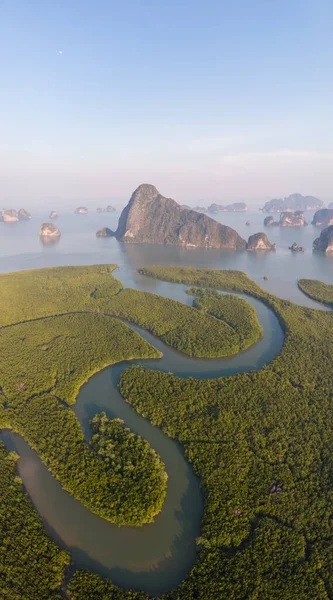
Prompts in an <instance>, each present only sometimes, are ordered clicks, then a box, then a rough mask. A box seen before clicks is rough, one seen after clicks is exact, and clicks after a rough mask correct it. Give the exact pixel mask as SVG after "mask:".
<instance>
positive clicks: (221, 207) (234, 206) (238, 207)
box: [208, 202, 247, 214]
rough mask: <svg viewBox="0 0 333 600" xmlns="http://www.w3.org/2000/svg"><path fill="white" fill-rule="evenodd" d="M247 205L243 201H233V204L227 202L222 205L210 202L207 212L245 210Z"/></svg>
mask: <svg viewBox="0 0 333 600" xmlns="http://www.w3.org/2000/svg"><path fill="white" fill-rule="evenodd" d="M246 211H247V206H246V204H245V202H234V203H233V204H227V205H226V206H224V205H223V204H215V203H213V204H211V205H210V206H209V207H208V212H210V213H213V214H218V213H220V212H246Z"/></svg>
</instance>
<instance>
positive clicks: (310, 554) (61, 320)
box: [0, 265, 333, 600]
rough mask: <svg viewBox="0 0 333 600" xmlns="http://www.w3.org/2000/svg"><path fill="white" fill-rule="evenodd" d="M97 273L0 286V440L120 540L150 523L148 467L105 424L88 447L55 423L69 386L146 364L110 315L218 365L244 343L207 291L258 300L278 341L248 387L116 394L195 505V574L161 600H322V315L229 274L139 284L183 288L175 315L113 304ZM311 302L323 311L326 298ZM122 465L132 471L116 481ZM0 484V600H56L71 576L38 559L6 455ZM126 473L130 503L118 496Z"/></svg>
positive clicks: (329, 581) (326, 585)
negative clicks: (123, 531)
mask: <svg viewBox="0 0 333 600" xmlns="http://www.w3.org/2000/svg"><path fill="white" fill-rule="evenodd" d="M113 268H114V267H107V266H102V265H97V266H95V267H78V268H77V270H76V268H72V269H71V270H70V271H66V268H64V269H62V268H61V269H47V270H45V278H44V279H43V271H40V272H38V271H36V272H34V271H31V272H25V273H20V274H15V277H14V279H13V280H11V278H10V276H7V275H6V276H1V277H0V297H1V300H2V303H3V312H2V315H1V317H0V318H1V323H0V357H1V358H0V388H1V389H0V392H1V393H0V400H1V411H0V418H1V424H2V427H11V428H13V429H14V430H15V431H17V432H19V433H20V434H21V435H22V436H23V437H24V438H25V439H26V441H27V442H28V443H29V444H30V445H31V446H32V447H33V448H35V449H36V450H37V452H38V454H39V456H40V458H41V459H42V460H43V462H44V463H45V464H46V465H47V467H48V468H49V469H50V471H51V472H52V473H53V475H54V476H55V477H57V479H58V480H59V481H60V482H61V484H62V485H63V487H64V488H65V489H67V490H68V491H69V492H70V493H72V494H73V495H74V496H75V497H76V498H78V499H79V500H80V501H81V502H82V503H83V504H85V505H86V506H87V507H88V508H89V509H90V510H91V511H93V512H96V513H97V514H99V515H101V516H102V517H104V518H106V519H109V520H111V521H113V522H115V523H118V524H119V525H121V524H129V523H130V524H132V525H139V524H142V523H144V522H145V523H149V522H150V521H151V520H152V519H153V518H154V516H155V515H156V514H157V513H158V512H159V510H161V508H162V505H163V499H164V495H165V491H166V485H167V480H166V473H165V470H164V465H163V463H162V462H161V460H160V458H159V457H158V455H156V453H155V452H154V449H153V448H150V447H149V446H148V445H147V444H146V442H145V441H144V440H143V439H142V438H140V437H139V436H133V434H130V432H129V431H128V429H127V428H126V426H125V424H123V423H121V422H120V421H119V420H114V419H109V418H108V417H106V416H105V415H104V414H101V415H96V416H95V417H94V418H93V420H92V423H91V425H92V429H93V437H92V439H91V442H90V443H89V444H88V443H87V442H86V441H85V440H84V436H83V432H82V430H81V427H80V426H79V423H78V421H77V419H76V417H75V414H74V413H73V412H72V411H71V409H70V405H71V404H73V403H74V402H75V399H76V396H77V393H78V390H79V388H80V386H81V385H82V383H84V381H86V380H87V379H88V378H89V377H90V376H91V375H92V374H93V373H94V372H96V371H97V370H99V369H101V368H103V367H104V366H106V365H107V364H112V363H115V362H119V361H121V360H128V359H129V358H132V357H138V358H139V357H156V358H157V357H158V356H160V353H159V352H158V351H157V350H156V349H155V348H153V347H152V346H151V345H150V344H148V343H147V342H146V341H145V340H144V339H143V338H142V337H141V336H140V335H138V334H137V333H136V332H135V331H133V330H131V329H129V328H128V327H127V326H126V324H125V323H122V322H120V321H119V320H117V319H115V318H114V317H112V316H111V315H120V316H122V317H123V318H125V319H126V320H131V321H133V322H136V323H138V324H141V325H142V326H143V327H145V328H147V329H149V330H151V331H153V332H154V333H155V334H156V335H158V336H159V337H161V338H162V339H164V340H165V341H166V343H169V344H170V345H171V346H174V347H176V348H178V349H180V350H183V351H184V352H186V353H188V354H190V355H193V356H198V355H199V356H202V355H205V356H209V355H210V356H221V355H223V354H221V349H220V348H219V344H222V345H223V352H224V353H225V354H228V353H229V354H230V353H233V352H234V351H235V348H236V346H237V347H238V349H243V348H244V347H246V346H247V345H249V344H251V343H253V342H254V341H256V340H257V339H258V337H259V336H260V333H261V332H260V326H259V324H258V322H257V319H256V315H255V314H254V312H253V310H252V307H248V306H247V303H246V302H244V301H243V300H241V299H239V298H236V297H234V296H229V295H228V296H227V297H224V296H223V295H222V296H221V295H220V294H217V293H216V292H215V291H214V290H227V291H234V292H240V293H246V294H248V295H251V296H254V297H256V298H258V299H259V300H261V301H262V302H264V303H266V304H267V305H268V306H269V307H270V308H271V309H272V310H274V312H275V313H276V315H277V316H278V318H279V320H280V322H281V324H282V326H283V329H284V331H285V343H284V347H283V349H282V352H281V353H280V355H278V356H277V357H276V358H275V359H274V360H273V361H272V362H271V363H270V364H269V365H267V366H266V367H265V368H263V369H262V370H260V371H253V372H251V373H247V374H245V373H244V374H238V375H236V376H232V377H225V378H217V379H211V380H197V379H194V378H189V379H181V378H178V377H175V376H174V375H172V374H170V373H162V372H159V371H151V370H148V369H145V368H143V367H132V368H128V369H126V370H125V371H124V372H123V375H122V377H121V382H120V390H121V393H122V395H123V397H124V398H125V399H126V400H127V401H128V402H129V403H130V404H132V405H133V406H134V407H135V409H136V410H137V411H138V412H139V413H141V414H144V415H145V417H147V418H148V419H149V420H150V421H151V422H152V423H153V424H155V425H157V426H159V427H161V429H162V430H163V431H164V432H165V433H166V434H167V435H168V436H170V437H173V438H175V439H178V440H179V441H180V442H181V443H182V444H183V446H184V451H185V454H186V456H187V458H188V459H189V461H190V462H191V464H192V466H193V468H194V470H195V472H196V473H197V475H198V476H199V477H200V479H201V485H202V491H203V494H204V499H205V509H204V515H203V521H202V531H201V536H200V537H199V538H198V540H197V548H198V554H197V560H196V562H195V564H194V566H193V568H192V570H191V571H190V573H189V574H188V576H187V577H186V578H185V580H184V581H183V582H182V583H181V584H180V585H179V586H178V588H177V589H176V590H174V591H172V592H169V593H166V594H164V595H162V596H160V598H161V599H163V600H216V599H218V600H220V599H221V600H229V599H231V600H250V599H251V600H254V599H258V600H259V598H260V600H272V598H274V600H275V599H277V600H295V599H297V600H298V599H299V600H314V599H316V600H317V599H318V600H329V599H332V598H333V519H332V516H333V475H332V473H333V463H332V445H333V411H332V375H333V367H332V365H333V321H332V318H333V315H332V312H331V311H327V312H326V311H318V310H313V309H310V308H305V307H301V306H297V305H296V304H293V303H292V302H289V301H287V300H281V299H279V298H277V297H275V296H273V295H272V294H268V293H266V292H265V291H264V290H262V289H261V288H260V287H259V286H258V285H257V284H256V283H255V282H254V281H252V280H251V279H250V278H249V277H247V276H246V275H245V274H244V273H240V272H237V271H214V270H203V269H187V268H176V267H151V268H146V269H142V270H141V272H142V273H144V274H145V275H149V276H153V277H156V278H160V279H164V280H168V281H176V282H183V283H185V284H187V285H190V286H193V287H192V289H191V290H190V292H191V293H192V294H194V297H195V298H194V308H190V307H186V306H184V305H182V304H180V303H178V302H174V301H171V300H169V301H166V299H164V298H160V297H159V296H156V295H154V294H147V293H143V292H138V291H136V290H123V291H121V289H122V286H121V283H120V282H119V281H117V280H116V279H115V278H114V277H113V275H112V270H113ZM64 281H66V286H65V285H63V282H64ZM14 282H15V285H14ZM312 283H314V282H312ZM61 287H64V288H65V289H64V290H63V292H61ZM310 287H311V285H310ZM66 288H67V289H66ZM203 288H205V289H203ZM42 291H43V294H45V305H41V304H40V298H41V297H43V298H44V295H43V296H42V295H41V292H42ZM24 294H25V298H26V299H27V298H29V300H32V308H31V311H30V310H29V309H28V306H27V304H26V303H25V301H24ZM318 298H319V299H321V301H324V302H327V296H326V295H325V297H324V296H323V295H321V298H320V293H319V294H318ZM16 299H17V302H16ZM38 302H39V305H40V306H39V309H38V308H37V307H38ZM172 316H173V321H172V323H169V320H170V319H171V318H172ZM23 321H24V322H23ZM177 324H178V329H177ZM228 328H229V329H230V332H229V329H228ZM173 331H176V334H172V332H173ZM227 332H229V333H230V336H229V334H228V335H226V333H227ZM231 332H232V333H231ZM197 334H198V335H197ZM216 340H220V341H218V342H217V341H216ZM225 340H227V343H226V341H225ZM236 351H238V350H236ZM209 353H210V354H209ZM12 459H14V462H13V461H12ZM129 461H130V464H131V465H132V467H133V468H131V469H130V470H128V471H127V470H126V472H124V465H128V464H129ZM0 470H1V473H2V478H1V479H2V485H3V494H2V498H1V502H0V504H1V506H2V511H1V513H2V514H3V519H2V520H1V519H0V531H1V540H0V552H1V556H2V557H3V558H2V560H1V567H2V571H1V575H0V590H1V594H2V597H4V598H9V599H10V600H35V598H41V599H43V598H45V600H46V599H47V598H50V599H51V598H54V599H56V600H58V599H59V598H61V597H64V595H63V593H64V591H63V589H62V587H61V582H62V581H63V575H64V569H65V566H66V565H67V564H68V563H69V560H70V559H69V557H68V555H67V554H66V553H62V552H61V551H60V550H59V549H58V548H57V547H56V545H55V544H53V543H51V542H50V541H49V539H48V537H47V535H46V533H45V531H44V530H43V528H42V523H41V520H40V519H39V517H38V515H37V514H36V513H35V511H34V509H33V508H32V505H31V503H30V502H29V500H28V498H27V496H26V494H25V493H24V491H23V489H22V486H21V483H20V480H19V479H18V478H17V477H16V475H15V455H12V454H8V452H7V451H6V450H5V449H4V448H3V447H1V448H0ZM138 473H139V474H140V478H139V481H140V482H141V485H140V486H136V487H135V488H134V487H133V484H134V483H135V485H136V484H137V481H138V479H137V478H135V475H136V474H138ZM147 497H148V498H149V502H148V505H147V503H146V502H145V501H144V499H147ZM148 527H149V525H148ZM29 540H33V543H31V544H30V541H29ZM36 565H38V567H39V568H37V566H36ZM26 582H27V583H26ZM65 588H66V591H65V597H67V598H70V599H71V600H114V599H117V600H121V599H124V600H148V595H147V594H145V593H143V592H140V591H133V592H131V591H124V590H121V589H119V588H116V587H115V586H114V585H113V584H112V582H110V581H107V580H103V579H102V578H100V577H98V576H97V575H95V574H93V573H90V572H89V571H86V570H82V569H80V570H78V571H76V572H75V573H74V574H73V575H72V576H71V577H70V578H69V580H68V581H66V586H65Z"/></svg>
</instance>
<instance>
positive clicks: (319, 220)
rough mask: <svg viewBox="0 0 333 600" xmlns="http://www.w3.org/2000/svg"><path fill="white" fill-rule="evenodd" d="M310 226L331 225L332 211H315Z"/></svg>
mask: <svg viewBox="0 0 333 600" xmlns="http://www.w3.org/2000/svg"><path fill="white" fill-rule="evenodd" d="M312 225H325V226H326V227H327V226H328V225H333V209H331V208H322V209H321V210H317V212H316V213H315V214H314V216H313V220H312Z"/></svg>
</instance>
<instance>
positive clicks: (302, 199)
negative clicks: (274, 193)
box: [263, 194, 323, 212]
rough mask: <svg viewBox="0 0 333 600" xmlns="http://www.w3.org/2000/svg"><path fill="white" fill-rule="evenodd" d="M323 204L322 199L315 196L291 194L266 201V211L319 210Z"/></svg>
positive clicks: (264, 209)
mask: <svg viewBox="0 0 333 600" xmlns="http://www.w3.org/2000/svg"><path fill="white" fill-rule="evenodd" d="M322 206H323V202H322V200H319V199H318V198H315V197H314V196H302V194H291V195H290V196H288V197H287V198H274V199H273V200H270V201H269V202H266V203H265V206H264V208H263V211H264V212H283V211H290V210H291V211H293V210H317V209H318V208H321V207H322Z"/></svg>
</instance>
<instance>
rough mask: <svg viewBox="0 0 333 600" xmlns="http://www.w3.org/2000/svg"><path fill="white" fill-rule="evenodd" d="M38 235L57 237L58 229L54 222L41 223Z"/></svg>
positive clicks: (58, 234)
mask: <svg viewBox="0 0 333 600" xmlns="http://www.w3.org/2000/svg"><path fill="white" fill-rule="evenodd" d="M39 235H40V236H42V237H59V236H60V235H61V234H60V230H59V229H58V227H57V226H56V225H54V223H42V225H41V227H40V231H39Z"/></svg>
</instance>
